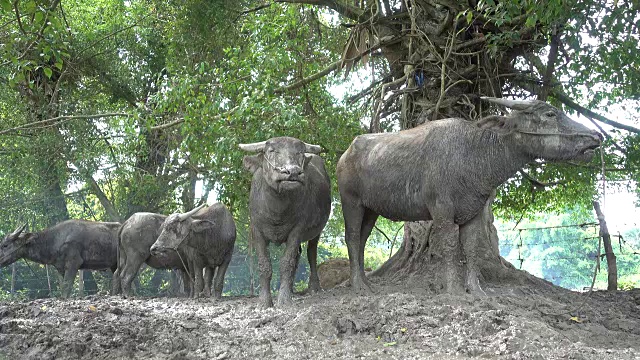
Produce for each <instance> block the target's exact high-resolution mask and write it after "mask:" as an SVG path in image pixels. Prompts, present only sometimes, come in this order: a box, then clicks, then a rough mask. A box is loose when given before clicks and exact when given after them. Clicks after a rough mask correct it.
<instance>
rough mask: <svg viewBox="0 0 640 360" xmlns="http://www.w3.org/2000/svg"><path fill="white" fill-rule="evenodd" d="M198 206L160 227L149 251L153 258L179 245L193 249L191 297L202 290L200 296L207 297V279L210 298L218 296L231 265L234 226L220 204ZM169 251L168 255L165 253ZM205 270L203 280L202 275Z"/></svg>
mask: <svg viewBox="0 0 640 360" xmlns="http://www.w3.org/2000/svg"><path fill="white" fill-rule="evenodd" d="M203 206H204V205H202V206H199V207H197V208H195V209H193V210H191V211H189V212H188V213H184V214H173V215H170V216H169V217H167V218H166V219H165V221H164V223H163V224H162V231H161V233H160V236H158V239H157V240H156V242H155V243H154V244H153V246H152V247H151V253H152V254H154V255H158V254H162V253H167V254H168V253H172V252H174V251H173V249H176V248H178V247H179V246H180V245H183V246H186V247H188V248H191V249H193V252H194V255H193V256H192V257H193V259H192V261H193V264H194V265H193V267H194V269H196V271H194V274H193V275H194V276H195V285H194V287H195V289H194V296H196V297H197V296H199V295H200V293H201V292H202V291H203V289H204V293H203V294H204V296H207V297H209V296H211V277H212V276H214V275H213V274H214V271H215V277H214V279H213V295H214V297H215V298H220V297H221V296H222V288H223V286H224V275H225V273H226V271H227V268H228V267H229V263H230V262H231V256H232V255H233V246H234V245H235V243H236V224H235V222H234V221H233V217H232V216H231V212H229V210H228V209H227V208H226V207H225V206H224V205H223V204H220V203H216V204H213V205H211V206H209V207H207V208H202V207H203ZM167 250H171V251H167ZM203 268H205V269H207V271H206V272H205V278H204V279H203V277H202V271H197V269H203Z"/></svg>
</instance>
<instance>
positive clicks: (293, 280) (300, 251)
mask: <svg viewBox="0 0 640 360" xmlns="http://www.w3.org/2000/svg"><path fill="white" fill-rule="evenodd" d="M301 254H302V245H298V251H296V260H295V261H294V263H293V275H292V280H291V286H289V291H290V292H291V294H293V293H294V291H293V285H294V283H295V281H296V272H297V271H298V264H299V263H300V255H301ZM281 281H282V280H281Z"/></svg>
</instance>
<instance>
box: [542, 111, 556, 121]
mask: <svg viewBox="0 0 640 360" xmlns="http://www.w3.org/2000/svg"><path fill="white" fill-rule="evenodd" d="M544 117H546V118H549V119H551V118H554V117H556V113H555V112H553V111H547V112H546V113H544Z"/></svg>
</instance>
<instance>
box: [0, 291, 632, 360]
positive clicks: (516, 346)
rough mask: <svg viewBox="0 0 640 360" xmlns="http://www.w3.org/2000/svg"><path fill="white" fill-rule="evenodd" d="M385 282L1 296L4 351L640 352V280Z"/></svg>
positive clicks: (171, 355)
mask: <svg viewBox="0 0 640 360" xmlns="http://www.w3.org/2000/svg"><path fill="white" fill-rule="evenodd" d="M375 290H376V294H374V295H371V296H359V295H354V294H352V293H351V292H350V289H349V288H338V289H333V290H330V291H324V292H322V293H320V294H316V295H297V296H296V297H295V306H294V307H293V308H291V309H277V308H276V309H262V308H260V307H259V306H258V301H257V298H224V299H223V300H221V301H218V302H214V301H212V300H209V299H206V300H205V299H196V300H191V299H184V298H138V299H131V300H125V299H122V298H120V297H112V296H93V297H89V298H84V299H75V300H67V301H65V300H59V299H41V300H35V301H29V302H11V303H2V304H0V359H123V358H138V359H176V360H177V359H327V358H348V359H357V358H364V359H464V358H469V357H480V358H489V359H560V358H562V359H640V289H636V290H632V291H626V292H619V293H616V294H609V293H606V292H594V293H592V294H591V295H589V296H587V294H579V293H573V292H569V291H566V290H562V289H558V288H548V289H540V288H536V289H532V288H527V287H519V288H514V287H509V288H499V287H491V288H487V292H488V296H487V297H482V298H479V297H473V296H470V295H467V296H462V297H454V296H450V295H442V294H441V295H434V294H431V293H428V292H426V291H424V290H419V287H417V286H407V285H396V286H392V285H385V286H381V285H377V286H376V287H375Z"/></svg>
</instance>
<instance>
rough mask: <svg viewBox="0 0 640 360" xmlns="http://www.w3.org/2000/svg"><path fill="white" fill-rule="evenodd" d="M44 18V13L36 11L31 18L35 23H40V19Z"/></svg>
mask: <svg viewBox="0 0 640 360" xmlns="http://www.w3.org/2000/svg"><path fill="white" fill-rule="evenodd" d="M43 19H44V14H43V13H42V12H40V11H39V12H37V13H36V15H35V16H34V18H33V21H34V22H35V23H36V24H40V23H41V22H42V20H43Z"/></svg>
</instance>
